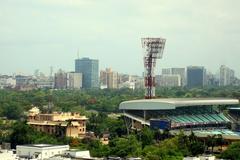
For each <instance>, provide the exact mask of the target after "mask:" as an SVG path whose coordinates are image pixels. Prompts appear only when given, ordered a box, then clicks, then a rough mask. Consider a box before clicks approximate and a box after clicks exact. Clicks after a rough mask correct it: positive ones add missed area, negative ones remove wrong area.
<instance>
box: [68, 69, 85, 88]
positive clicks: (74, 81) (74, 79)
mask: <svg viewBox="0 0 240 160" xmlns="http://www.w3.org/2000/svg"><path fill="white" fill-rule="evenodd" d="M67 88H68V89H81V88H82V73H75V72H69V73H67Z"/></svg>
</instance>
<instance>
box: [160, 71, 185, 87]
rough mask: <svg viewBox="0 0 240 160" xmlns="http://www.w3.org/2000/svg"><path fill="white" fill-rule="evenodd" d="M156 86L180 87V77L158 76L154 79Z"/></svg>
mask: <svg viewBox="0 0 240 160" xmlns="http://www.w3.org/2000/svg"><path fill="white" fill-rule="evenodd" d="M156 79H157V85H158V86H161V87H179V86H181V77H180V75H178V74H176V75H174V74H172V75H160V76H157V77H156Z"/></svg>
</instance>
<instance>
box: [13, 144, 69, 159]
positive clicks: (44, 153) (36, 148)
mask: <svg viewBox="0 0 240 160" xmlns="http://www.w3.org/2000/svg"><path fill="white" fill-rule="evenodd" d="M16 150H17V155H18V156H19V157H20V158H27V159H29V158H32V159H38V160H44V159H48V158H50V157H53V156H55V155H62V154H64V153H65V152H66V151H67V150H69V145H50V144H32V145H17V147H16Z"/></svg>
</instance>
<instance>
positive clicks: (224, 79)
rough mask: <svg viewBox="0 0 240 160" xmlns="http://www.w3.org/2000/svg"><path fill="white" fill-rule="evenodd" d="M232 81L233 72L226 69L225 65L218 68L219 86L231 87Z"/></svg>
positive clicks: (233, 77) (233, 78)
mask: <svg viewBox="0 0 240 160" xmlns="http://www.w3.org/2000/svg"><path fill="white" fill-rule="evenodd" d="M234 80H235V76H234V70H232V69H230V68H228V67H227V66H225V65H222V66H221V67H220V81H219V85H220V86H228V85H233V83H234Z"/></svg>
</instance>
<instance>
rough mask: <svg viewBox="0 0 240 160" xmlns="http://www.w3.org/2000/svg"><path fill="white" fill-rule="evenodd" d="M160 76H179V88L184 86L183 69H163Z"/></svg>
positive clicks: (184, 75) (184, 74)
mask: <svg viewBox="0 0 240 160" xmlns="http://www.w3.org/2000/svg"><path fill="white" fill-rule="evenodd" d="M162 75H179V76H180V78H181V80H180V81H181V86H185V85H186V73H185V68H163V69H162Z"/></svg>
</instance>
